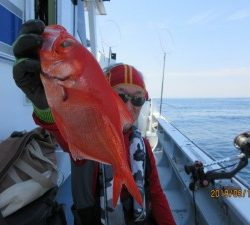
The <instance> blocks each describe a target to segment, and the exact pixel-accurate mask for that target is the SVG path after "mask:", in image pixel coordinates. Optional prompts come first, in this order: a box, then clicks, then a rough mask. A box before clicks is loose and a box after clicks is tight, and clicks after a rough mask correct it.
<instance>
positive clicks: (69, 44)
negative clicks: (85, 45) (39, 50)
mask: <svg viewBox="0 0 250 225" xmlns="http://www.w3.org/2000/svg"><path fill="white" fill-rule="evenodd" d="M72 44H73V42H72V41H68V40H65V41H63V42H62V43H61V44H60V45H61V46H62V47H63V48H67V47H69V46H71V45H72Z"/></svg>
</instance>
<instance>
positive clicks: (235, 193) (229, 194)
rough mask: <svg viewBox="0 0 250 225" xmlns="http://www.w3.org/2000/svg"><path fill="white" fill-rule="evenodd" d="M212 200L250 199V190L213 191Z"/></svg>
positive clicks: (211, 192)
mask: <svg viewBox="0 0 250 225" xmlns="http://www.w3.org/2000/svg"><path fill="white" fill-rule="evenodd" d="M210 197H211V198H219V197H222V198H245V197H250V189H239V188H222V189H219V188H218V189H217V188H216V189H211V190H210Z"/></svg>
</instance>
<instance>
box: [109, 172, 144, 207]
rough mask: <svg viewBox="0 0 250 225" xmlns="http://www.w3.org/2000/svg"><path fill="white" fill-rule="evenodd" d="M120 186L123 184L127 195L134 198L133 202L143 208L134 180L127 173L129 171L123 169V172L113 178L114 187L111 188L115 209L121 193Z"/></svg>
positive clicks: (129, 173)
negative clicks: (127, 192)
mask: <svg viewBox="0 0 250 225" xmlns="http://www.w3.org/2000/svg"><path fill="white" fill-rule="evenodd" d="M122 184H125V186H126V187H127V189H128V191H129V193H130V194H131V195H132V196H133V197H134V198H135V200H136V201H137V202H138V203H139V204H140V205H141V206H143V200H142V196H141V194H140V191H139V189H138V187H137V186H136V183H135V181H134V178H133V176H132V174H131V172H130V171H129V169H125V168H124V170H123V171H119V173H118V174H116V175H115V176H114V184H113V185H114V186H113V206H114V207H115V206H116V204H117V201H118V198H119V195H120V192H121V188H122Z"/></svg>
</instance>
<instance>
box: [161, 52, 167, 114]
mask: <svg viewBox="0 0 250 225" xmlns="http://www.w3.org/2000/svg"><path fill="white" fill-rule="evenodd" d="M165 62H166V52H164V57H163V70H162V81H161V101H160V115H161V108H162V95H163V84H164V77H165Z"/></svg>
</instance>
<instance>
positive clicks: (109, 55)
mask: <svg viewBox="0 0 250 225" xmlns="http://www.w3.org/2000/svg"><path fill="white" fill-rule="evenodd" d="M110 61H111V47H109V60H108V66H110Z"/></svg>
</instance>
